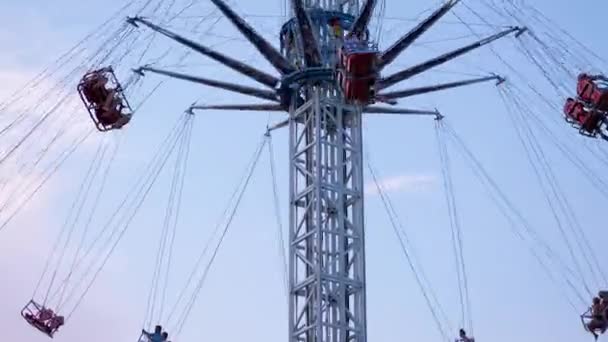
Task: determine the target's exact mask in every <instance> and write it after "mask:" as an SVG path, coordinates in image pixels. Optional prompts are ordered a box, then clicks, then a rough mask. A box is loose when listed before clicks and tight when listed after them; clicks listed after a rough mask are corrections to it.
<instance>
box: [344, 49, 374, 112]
mask: <svg viewBox="0 0 608 342" xmlns="http://www.w3.org/2000/svg"><path fill="white" fill-rule="evenodd" d="M338 60H339V70H338V83H339V84H340V86H341V87H342V90H343V91H344V97H345V98H346V99H347V100H348V101H350V102H356V103H359V104H370V103H373V102H374V98H375V97H376V90H375V89H376V79H377V78H378V72H377V67H376V64H377V60H378V47H377V46H376V45H374V44H370V43H369V42H367V41H363V40H359V39H356V38H351V39H346V40H345V41H344V45H343V46H342V49H340V53H339V56H338Z"/></svg>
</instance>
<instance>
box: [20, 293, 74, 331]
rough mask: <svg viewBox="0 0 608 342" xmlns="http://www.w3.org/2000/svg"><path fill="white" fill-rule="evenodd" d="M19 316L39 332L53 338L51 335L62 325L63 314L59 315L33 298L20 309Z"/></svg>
mask: <svg viewBox="0 0 608 342" xmlns="http://www.w3.org/2000/svg"><path fill="white" fill-rule="evenodd" d="M21 317H23V319H25V321H26V322H27V323H28V324H29V325H31V326H32V327H34V328H36V329H37V330H38V331H40V332H41V333H43V334H45V335H47V336H48V337H50V338H53V335H55V333H56V332H57V330H59V328H60V327H61V326H62V325H63V323H64V319H63V316H59V315H57V314H55V313H54V312H53V310H50V309H48V308H45V307H44V306H43V305H41V304H39V303H37V302H36V301H34V300H33V299H32V300H30V301H29V302H28V303H27V304H26V305H25V307H23V309H22V310H21Z"/></svg>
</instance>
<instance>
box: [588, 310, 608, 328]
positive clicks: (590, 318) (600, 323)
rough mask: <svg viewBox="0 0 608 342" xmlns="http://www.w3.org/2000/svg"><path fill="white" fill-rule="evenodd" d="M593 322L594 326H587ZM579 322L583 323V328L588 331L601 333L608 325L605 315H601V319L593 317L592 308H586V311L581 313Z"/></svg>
mask: <svg viewBox="0 0 608 342" xmlns="http://www.w3.org/2000/svg"><path fill="white" fill-rule="evenodd" d="M593 322H596V323H595V324H596V327H594V328H590V327H589V326H590V325H592V324H591V323H593ZM581 323H582V324H583V329H585V331H587V332H590V333H600V334H603V333H604V332H605V331H606V328H607V327H608V320H606V317H605V316H602V319H601V320H599V319H597V318H596V317H593V314H592V308H589V309H587V311H585V312H584V313H583V314H582V315H581Z"/></svg>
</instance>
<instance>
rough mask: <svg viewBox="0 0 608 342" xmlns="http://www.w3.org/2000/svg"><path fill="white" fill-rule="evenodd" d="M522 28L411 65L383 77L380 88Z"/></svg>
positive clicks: (506, 31)
mask: <svg viewBox="0 0 608 342" xmlns="http://www.w3.org/2000/svg"><path fill="white" fill-rule="evenodd" d="M522 30H523V29H522V28H519V27H512V28H509V29H508V30H504V31H502V32H499V33H497V34H495V35H492V36H490V37H487V38H484V39H481V40H479V41H476V42H475V43H472V44H469V45H467V46H464V47H461V48H459V49H456V50H454V51H451V52H448V53H446V54H443V55H441V56H439V57H436V58H433V59H431V60H428V61H426V62H424V63H421V64H418V65H416V66H413V67H410V68H408V69H405V70H402V71H399V72H397V73H395V74H393V75H391V76H388V77H386V78H384V79H382V80H381V81H380V82H379V83H378V88H379V89H384V88H388V87H390V86H392V85H395V84H397V83H399V82H402V81H405V80H407V79H408V78H411V77H414V76H416V75H418V74H421V73H423V72H425V71H427V70H429V69H432V68H434V67H436V66H439V65H441V64H444V63H446V62H449V61H451V60H453V59H455V58H457V57H460V56H462V55H464V54H466V53H469V52H471V51H473V50H476V49H478V48H480V47H482V46H484V45H487V44H490V43H491V42H493V41H495V40H498V39H500V38H502V37H505V36H507V35H509V34H511V33H520V32H522Z"/></svg>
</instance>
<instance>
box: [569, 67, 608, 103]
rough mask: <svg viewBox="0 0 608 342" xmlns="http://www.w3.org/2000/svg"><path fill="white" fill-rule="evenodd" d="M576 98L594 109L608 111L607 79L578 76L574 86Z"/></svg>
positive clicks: (585, 75)
mask: <svg viewBox="0 0 608 342" xmlns="http://www.w3.org/2000/svg"><path fill="white" fill-rule="evenodd" d="M576 94H577V95H578V98H579V99H580V100H581V101H583V102H585V103H588V104H589V105H590V106H591V107H593V108H594V109H597V110H599V111H603V112H606V111H608V79H606V78H605V77H604V76H590V75H588V74H580V75H579V76H578V81H577V85H576Z"/></svg>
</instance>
